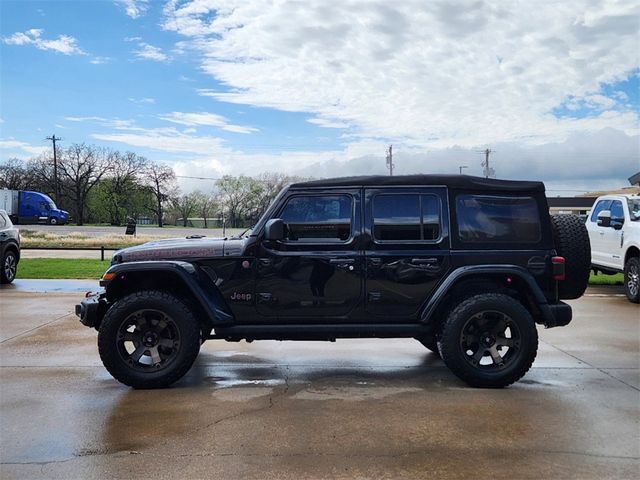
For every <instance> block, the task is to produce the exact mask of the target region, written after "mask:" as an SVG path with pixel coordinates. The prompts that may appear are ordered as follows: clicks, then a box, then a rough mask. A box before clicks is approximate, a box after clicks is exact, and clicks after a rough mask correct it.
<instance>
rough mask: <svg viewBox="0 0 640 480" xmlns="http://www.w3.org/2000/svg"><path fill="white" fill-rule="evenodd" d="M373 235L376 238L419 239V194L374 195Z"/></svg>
mask: <svg viewBox="0 0 640 480" xmlns="http://www.w3.org/2000/svg"><path fill="white" fill-rule="evenodd" d="M373 236H374V237H375V238H376V239H378V240H420V196H419V195H376V197H374V199H373Z"/></svg>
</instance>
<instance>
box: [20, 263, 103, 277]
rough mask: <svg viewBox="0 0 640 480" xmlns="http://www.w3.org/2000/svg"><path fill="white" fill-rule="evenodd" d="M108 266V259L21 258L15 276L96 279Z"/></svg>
mask: <svg viewBox="0 0 640 480" xmlns="http://www.w3.org/2000/svg"><path fill="white" fill-rule="evenodd" d="M107 268H109V260H105V261H101V260H93V259H86V258H23V259H21V260H20V263H19V264H18V273H17V275H16V278H22V279H27V278H49V279H85V278H89V279H96V280H97V279H98V278H100V277H101V276H102V274H103V273H104V272H105V270H106V269H107Z"/></svg>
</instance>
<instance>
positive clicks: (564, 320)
mask: <svg viewBox="0 0 640 480" xmlns="http://www.w3.org/2000/svg"><path fill="white" fill-rule="evenodd" d="M547 306H548V307H549V310H548V312H547V315H545V317H546V318H545V322H544V325H545V327H547V328H552V327H564V326H565V325H569V323H571V319H572V318H573V311H572V310H571V306H570V305H567V304H566V303H564V302H558V303H550V304H549V305H547Z"/></svg>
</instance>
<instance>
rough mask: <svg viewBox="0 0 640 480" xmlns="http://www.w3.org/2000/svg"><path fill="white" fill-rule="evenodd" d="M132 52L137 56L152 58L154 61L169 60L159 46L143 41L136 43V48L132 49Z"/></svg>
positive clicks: (146, 58)
mask: <svg viewBox="0 0 640 480" xmlns="http://www.w3.org/2000/svg"><path fill="white" fill-rule="evenodd" d="M133 54H134V55H135V56H136V57H138V58H143V59H145V60H153V61H155V62H166V61H167V60H169V57H168V56H167V55H166V54H165V53H163V52H162V49H161V48H160V47H155V46H153V45H149V44H148V43H145V42H140V43H138V49H137V50H134V51H133Z"/></svg>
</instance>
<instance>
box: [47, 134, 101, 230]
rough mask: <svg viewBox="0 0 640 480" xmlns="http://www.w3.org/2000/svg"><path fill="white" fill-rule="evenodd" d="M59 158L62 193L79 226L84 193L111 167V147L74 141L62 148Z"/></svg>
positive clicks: (82, 220)
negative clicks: (69, 203)
mask: <svg viewBox="0 0 640 480" xmlns="http://www.w3.org/2000/svg"><path fill="white" fill-rule="evenodd" d="M62 153H63V155H62V156H61V157H60V159H59V160H58V175H60V180H61V181H62V191H61V193H62V196H64V197H67V198H69V200H70V201H71V204H72V208H73V210H74V216H75V219H76V223H77V224H78V225H83V224H84V214H85V205H86V201H87V195H88V194H89V192H90V191H91V189H92V188H93V187H94V186H95V185H96V184H97V183H98V182H99V181H100V179H101V178H102V177H103V176H104V175H105V174H106V173H107V172H108V171H109V170H112V166H111V160H112V158H113V152H112V151H111V150H107V149H103V148H99V147H96V146H95V145H87V144H85V143H77V144H73V145H71V146H70V147H69V148H67V149H65V150H63V152H62Z"/></svg>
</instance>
